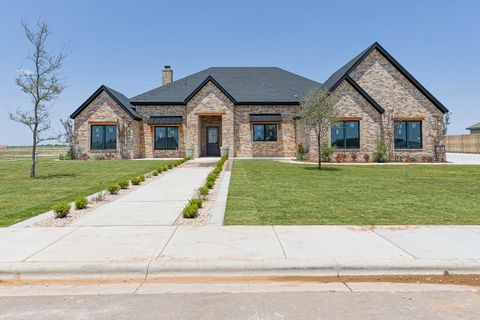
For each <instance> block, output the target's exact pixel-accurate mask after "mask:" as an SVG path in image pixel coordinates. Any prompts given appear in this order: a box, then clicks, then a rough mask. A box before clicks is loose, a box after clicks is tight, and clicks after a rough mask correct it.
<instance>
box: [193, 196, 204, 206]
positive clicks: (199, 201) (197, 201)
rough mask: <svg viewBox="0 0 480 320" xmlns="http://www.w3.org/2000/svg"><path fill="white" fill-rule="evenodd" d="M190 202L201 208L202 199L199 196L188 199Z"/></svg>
mask: <svg viewBox="0 0 480 320" xmlns="http://www.w3.org/2000/svg"><path fill="white" fill-rule="evenodd" d="M190 203H193V204H196V205H197V207H199V208H201V207H202V204H203V199H200V198H193V199H191V200H190Z"/></svg>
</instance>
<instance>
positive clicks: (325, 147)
mask: <svg viewBox="0 0 480 320" xmlns="http://www.w3.org/2000/svg"><path fill="white" fill-rule="evenodd" d="M336 150H337V148H336V147H335V146H331V145H330V144H328V143H322V144H321V145H320V156H321V158H322V162H330V161H331V159H332V155H333V154H334V153H335V151H336Z"/></svg>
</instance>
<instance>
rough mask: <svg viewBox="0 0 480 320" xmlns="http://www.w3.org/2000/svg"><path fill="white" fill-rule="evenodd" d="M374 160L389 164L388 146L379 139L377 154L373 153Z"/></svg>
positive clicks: (376, 144) (376, 146) (376, 148)
mask: <svg viewBox="0 0 480 320" xmlns="http://www.w3.org/2000/svg"><path fill="white" fill-rule="evenodd" d="M373 160H375V162H387V161H388V160H390V159H389V157H388V145H387V144H386V143H385V141H384V140H383V139H382V138H380V139H377V141H376V143H375V152H373Z"/></svg>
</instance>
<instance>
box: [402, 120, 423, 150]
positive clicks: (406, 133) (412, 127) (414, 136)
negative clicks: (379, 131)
mask: <svg viewBox="0 0 480 320" xmlns="http://www.w3.org/2000/svg"><path fill="white" fill-rule="evenodd" d="M395 149H422V122H421V121H395Z"/></svg>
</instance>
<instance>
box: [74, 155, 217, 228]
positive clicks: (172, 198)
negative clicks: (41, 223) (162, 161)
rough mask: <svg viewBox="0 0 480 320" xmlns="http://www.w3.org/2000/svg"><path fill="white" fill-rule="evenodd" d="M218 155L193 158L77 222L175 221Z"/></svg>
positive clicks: (128, 223) (149, 223) (136, 223)
mask: <svg viewBox="0 0 480 320" xmlns="http://www.w3.org/2000/svg"><path fill="white" fill-rule="evenodd" d="M216 161H218V158H199V159H195V160H190V161H188V162H187V163H185V164H183V165H182V166H181V167H178V168H175V169H174V170H170V171H167V172H166V173H165V174H164V175H162V176H161V177H160V178H159V179H156V180H155V181H151V182H149V183H148V184H147V185H145V186H142V187H141V188H138V189H137V190H135V191H132V192H130V193H128V194H126V195H125V196H123V197H121V198H119V199H117V200H115V201H113V202H110V203H108V204H106V205H104V206H102V207H100V208H98V209H96V210H95V211H93V212H91V213H90V214H88V215H87V216H85V217H84V218H81V219H79V220H77V221H75V222H74V223H73V224H72V225H73V226H161V225H173V224H174V223H175V221H176V220H177V218H178V217H179V216H180V213H181V211H182V209H183V207H185V204H186V203H187V201H188V200H190V199H191V198H192V197H193V195H194V194H195V192H196V190H197V189H198V188H199V187H200V186H201V185H202V182H203V181H204V180H205V179H206V177H207V175H208V174H209V173H210V171H212V168H213V167H214V165H215V163H216Z"/></svg>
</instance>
